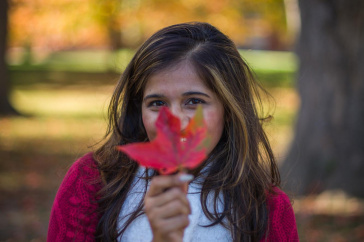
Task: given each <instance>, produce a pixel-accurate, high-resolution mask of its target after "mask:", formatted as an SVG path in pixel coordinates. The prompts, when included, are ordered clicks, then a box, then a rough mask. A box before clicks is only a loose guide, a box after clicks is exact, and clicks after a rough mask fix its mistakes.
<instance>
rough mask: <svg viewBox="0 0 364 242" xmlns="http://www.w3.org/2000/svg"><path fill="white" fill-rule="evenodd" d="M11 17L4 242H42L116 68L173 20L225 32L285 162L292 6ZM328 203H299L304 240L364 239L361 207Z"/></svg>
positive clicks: (295, 22)
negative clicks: (259, 95)
mask: <svg viewBox="0 0 364 242" xmlns="http://www.w3.org/2000/svg"><path fill="white" fill-rule="evenodd" d="M8 16H9V28H8V49H7V56H6V60H7V63H8V69H9V75H10V80H11V95H10V101H11V104H12V105H13V107H14V108H15V109H16V110H17V111H18V112H19V113H20V114H21V115H19V116H9V117H1V118H0V191H1V192H0V206H1V207H0V241H45V239H46V234H47V226H48V219H49V213H50V209H51V206H52V202H53V199H54V196H55V194H56V191H57V188H58V186H59V184H60V182H61V181H62V179H63V176H64V175H65V172H66V171H67V169H68V167H69V166H70V165H71V164H72V163H73V162H74V160H75V159H76V158H77V157H80V156H81V155H83V154H84V153H85V152H88V151H92V150H93V149H94V148H95V147H97V145H98V144H99V142H100V141H101V140H102V137H103V135H104V133H105V130H106V125H107V124H106V110H107V106H108V101H109V99H110V97H111V94H112V92H113V88H114V85H115V83H116V81H117V79H118V77H119V75H120V73H121V72H122V71H123V69H124V68H125V67H126V65H127V63H128V61H129V60H130V58H131V57H132V55H133V53H134V51H135V49H136V48H137V47H138V46H139V45H140V44H141V43H142V42H143V41H144V40H145V39H146V38H148V37H149V36H150V35H151V34H152V33H154V32H155V31H157V30H159V29H160V28H162V27H165V26H168V25H171V24H175V23H180V22H188V21H204V22H209V23H211V24H213V25H215V26H216V27H218V28H219V29H220V30H221V31H222V32H224V33H226V34H227V35H228V36H230V38H231V39H232V40H233V41H234V42H235V43H236V45H237V46H238V48H239V50H240V52H241V55H242V56H243V58H244V59H245V60H246V61H247V62H248V64H249V65H250V66H251V67H252V68H253V70H254V72H255V74H256V76H257V78H258V80H259V82H261V83H262V85H263V86H264V87H265V88H266V89H267V90H268V91H269V92H270V93H271V94H272V96H273V97H274V102H272V100H270V101H269V100H264V106H265V108H266V109H265V111H266V112H267V113H270V114H273V116H274V119H273V120H272V121H271V122H270V123H268V124H266V126H265V128H266V131H267V133H268V136H269V139H270V141H271V144H272V146H273V149H274V152H275V154H276V156H277V158H278V160H279V161H281V160H282V159H283V158H284V157H285V154H286V152H287V149H288V148H289V144H290V141H291V139H292V135H293V125H294V120H295V116H296V112H297V109H298V107H299V98H298V95H297V92H296V90H295V81H294V80H295V73H296V70H297V66H298V60H297V58H296V56H295V54H294V51H293V50H294V45H295V40H296V36H297V33H298V32H299V27H300V26H299V24H300V23H299V11H298V6H297V3H296V1H295V0H209V1H206V0H179V1H177V0H169V1H167V0H79V1H71V0H10V1H9V10H8ZM293 198H295V197H293ZM325 199H326V200H325ZM330 200H331V198H330V197H329V198H325V197H321V199H317V198H312V197H305V198H296V200H295V203H294V208H295V211H296V216H297V223H298V227H299V234H300V238H301V240H302V241H346V240H345V238H347V236H349V235H352V234H353V233H358V234H359V235H358V236H363V233H362V230H364V228H363V226H360V224H361V221H362V220H358V219H357V218H356V217H355V216H354V217H350V216H349V215H352V214H355V213H357V211H362V209H363V205H362V203H361V202H360V201H359V200H357V199H351V200H350V199H347V198H343V199H341V200H340V196H339V197H338V199H337V202H336V203H333V202H330ZM348 207H350V208H348ZM335 216H336V217H335ZM339 220H340V221H343V222H341V224H340V223H339V225H338V223H337V221H339ZM360 233H361V234H360ZM358 238H359V237H358ZM361 238H362V237H361Z"/></svg>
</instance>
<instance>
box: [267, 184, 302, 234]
mask: <svg viewBox="0 0 364 242" xmlns="http://www.w3.org/2000/svg"><path fill="white" fill-rule="evenodd" d="M267 208H268V212H269V229H268V231H269V233H268V234H269V236H268V241H278V240H279V241H282V240H284V241H298V234H297V226H296V219H295V215H294V211H293V208H292V203H291V200H290V198H289V197H288V196H287V194H286V193H285V192H283V191H282V190H281V189H279V188H278V187H274V188H273V189H272V191H271V192H270V193H268V194H267Z"/></svg>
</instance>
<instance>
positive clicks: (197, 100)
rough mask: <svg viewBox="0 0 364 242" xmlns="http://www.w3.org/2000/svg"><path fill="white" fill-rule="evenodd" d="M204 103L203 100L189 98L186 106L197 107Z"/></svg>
mask: <svg viewBox="0 0 364 242" xmlns="http://www.w3.org/2000/svg"><path fill="white" fill-rule="evenodd" d="M203 103H205V101H204V100H201V99H198V98H190V99H188V100H187V103H186V104H187V105H197V104H203Z"/></svg>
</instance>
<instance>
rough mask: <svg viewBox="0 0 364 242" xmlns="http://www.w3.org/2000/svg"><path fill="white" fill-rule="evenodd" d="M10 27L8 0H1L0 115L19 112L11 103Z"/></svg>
mask: <svg viewBox="0 0 364 242" xmlns="http://www.w3.org/2000/svg"><path fill="white" fill-rule="evenodd" d="M7 27H8V0H0V115H8V114H17V112H16V111H15V109H14V108H13V107H12V106H11V105H10V103H9V99H8V98H9V90H10V80H9V75H8V69H7V65H6V61H5V55H6V44H7Z"/></svg>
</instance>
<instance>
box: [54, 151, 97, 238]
mask: <svg viewBox="0 0 364 242" xmlns="http://www.w3.org/2000/svg"><path fill="white" fill-rule="evenodd" d="M101 184H102V183H101V179H100V173H99V171H98V168H97V163H96V161H95V160H94V159H93V154H92V153H88V154H86V155H84V156H83V157H81V158H79V159H78V160H77V161H76V162H74V163H73V165H72V166H71V167H70V169H69V170H68V172H67V174H66V175H65V177H64V179H63V181H62V184H61V185H60V187H59V189H58V192H57V195H56V197H55V200H54V203H53V207H52V211H51V216H50V222H49V228H48V241H68V240H71V239H72V238H73V239H75V238H77V239H76V241H92V238H93V234H94V233H95V230H96V225H97V221H98V217H99V214H98V212H97V209H98V205H97V200H98V197H97V196H98V195H97V194H98V192H99V191H100V189H101V188H102V185H101Z"/></svg>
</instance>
